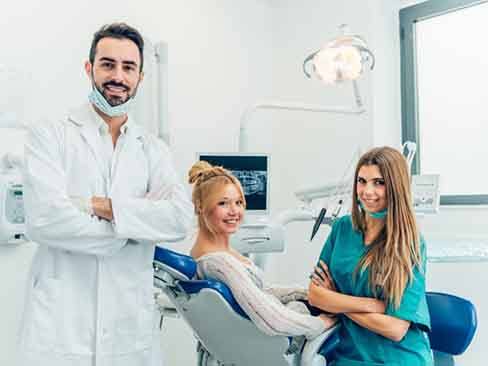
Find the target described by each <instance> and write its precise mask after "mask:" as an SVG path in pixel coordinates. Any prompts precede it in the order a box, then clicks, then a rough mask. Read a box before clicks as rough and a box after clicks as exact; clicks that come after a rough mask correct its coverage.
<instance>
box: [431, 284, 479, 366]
mask: <svg viewBox="0 0 488 366" xmlns="http://www.w3.org/2000/svg"><path fill="white" fill-rule="evenodd" d="M427 304H428V306H429V313H430V323H431V332H430V333H429V339H430V346H431V348H432V350H433V352H434V361H435V366H453V365H455V362H454V356H457V355H460V354H462V353H463V352H464V351H465V350H466V349H467V348H468V346H469V345H470V343H471V341H472V339H473V337H474V334H475V332H476V328H477V325H478V321H477V317H476V309H475V307H474V305H473V304H472V303H471V302H470V301H468V300H466V299H463V298H461V297H457V296H454V295H449V294H444V293H439V292H428V293H427Z"/></svg>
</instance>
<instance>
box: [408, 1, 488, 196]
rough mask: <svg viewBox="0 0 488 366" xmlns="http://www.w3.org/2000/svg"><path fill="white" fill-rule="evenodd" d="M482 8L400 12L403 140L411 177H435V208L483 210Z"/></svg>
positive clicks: (487, 144) (486, 127)
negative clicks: (413, 147) (412, 150)
mask: <svg viewBox="0 0 488 366" xmlns="http://www.w3.org/2000/svg"><path fill="white" fill-rule="evenodd" d="M487 19H488V1H486V0H485V1H473V0H431V1H427V2H424V3H421V4H418V5H415V6H411V7H408V8H405V9H402V10H401V11H400V26H401V30H400V36H401V52H402V55H401V62H402V139H403V141H406V140H411V141H415V142H417V146H418V148H417V156H416V159H415V161H414V164H413V169H414V173H417V174H429V173H430V174H440V176H441V205H450V204H488V110H487V109H486V108H484V107H485V106H487V105H488V93H487V92H486V90H487V89H486V86H487V85H488V83H487V82H488V44H487V43H486V34H488V21H487Z"/></svg>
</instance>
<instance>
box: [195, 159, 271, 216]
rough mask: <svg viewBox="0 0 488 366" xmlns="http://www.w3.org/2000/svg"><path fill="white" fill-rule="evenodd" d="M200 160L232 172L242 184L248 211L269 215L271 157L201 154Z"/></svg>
mask: <svg viewBox="0 0 488 366" xmlns="http://www.w3.org/2000/svg"><path fill="white" fill-rule="evenodd" d="M198 160H204V161H207V162H208V163H210V164H212V165H217V166H222V167H224V168H225V169H227V170H230V171H231V172H232V174H234V175H235V176H236V177H237V179H239V181H240V182H241V184H242V188H243V190H244V196H245V197H246V204H247V207H246V211H248V212H249V213H256V214H267V213H268V210H269V181H268V180H269V155H267V154H252V153H249V154H248V153H200V154H198Z"/></svg>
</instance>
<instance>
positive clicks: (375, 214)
mask: <svg viewBox="0 0 488 366" xmlns="http://www.w3.org/2000/svg"><path fill="white" fill-rule="evenodd" d="M358 205H359V207H360V208H361V210H362V211H364V212H366V213H367V214H368V215H369V216H371V217H372V218H373V219H384V218H385V217H386V214H387V213H388V209H387V208H385V209H384V210H381V211H378V212H371V211H368V210H366V209H365V208H364V205H363V203H362V202H361V201H360V200H358Z"/></svg>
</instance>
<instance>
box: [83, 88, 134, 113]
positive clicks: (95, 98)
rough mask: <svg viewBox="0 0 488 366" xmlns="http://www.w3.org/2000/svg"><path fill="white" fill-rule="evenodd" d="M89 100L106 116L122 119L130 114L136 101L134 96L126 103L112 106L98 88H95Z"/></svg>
mask: <svg viewBox="0 0 488 366" xmlns="http://www.w3.org/2000/svg"><path fill="white" fill-rule="evenodd" d="M88 100H89V101H90V103H92V104H93V105H94V106H95V107H97V108H98V109H99V110H100V111H101V112H102V113H104V114H106V115H107V116H109V117H121V116H123V115H126V114H127V113H128V112H129V109H130V107H131V104H132V101H133V100H134V98H133V96H132V97H130V98H129V99H128V100H127V101H126V102H125V103H122V104H119V105H116V106H112V105H110V103H109V102H107V100H106V99H105V97H104V96H103V94H102V93H100V91H99V90H98V88H97V87H95V86H93V88H92V91H91V93H90V94H89V95H88Z"/></svg>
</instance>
